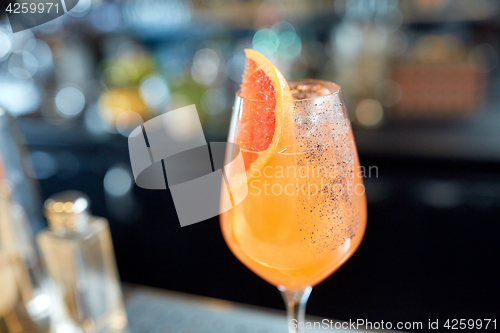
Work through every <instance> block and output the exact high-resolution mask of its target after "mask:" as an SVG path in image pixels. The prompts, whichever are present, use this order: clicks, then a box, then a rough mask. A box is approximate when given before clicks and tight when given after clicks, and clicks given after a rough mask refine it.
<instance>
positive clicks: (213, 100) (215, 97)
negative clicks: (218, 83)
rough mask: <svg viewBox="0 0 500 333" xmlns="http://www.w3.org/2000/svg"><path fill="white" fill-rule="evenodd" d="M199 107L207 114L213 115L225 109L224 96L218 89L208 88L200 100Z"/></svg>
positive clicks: (225, 101)
mask: <svg viewBox="0 0 500 333" xmlns="http://www.w3.org/2000/svg"><path fill="white" fill-rule="evenodd" d="M200 104H201V108H202V109H203V111H205V112H206V113H208V114H209V115H212V116H215V115H217V114H219V113H221V112H223V111H225V109H226V105H227V100H226V96H225V95H224V93H223V92H222V91H221V90H220V89H209V90H207V91H205V92H204V93H203V95H202V96H201V100H200Z"/></svg>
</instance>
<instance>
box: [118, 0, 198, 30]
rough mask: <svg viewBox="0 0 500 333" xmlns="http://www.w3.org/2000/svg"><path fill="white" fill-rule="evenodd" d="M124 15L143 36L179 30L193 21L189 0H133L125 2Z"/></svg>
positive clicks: (128, 22) (129, 23)
mask: <svg viewBox="0 0 500 333" xmlns="http://www.w3.org/2000/svg"><path fill="white" fill-rule="evenodd" d="M124 17H125V20H126V22H127V24H128V25H130V26H131V27H132V29H133V30H134V31H135V32H136V33H137V34H139V35H140V36H141V37H142V38H146V39H147V38H157V37H160V36H164V34H168V33H175V32H178V31H179V30H180V29H181V28H184V27H187V26H188V24H189V23H190V22H191V17H192V4H191V2H190V1H189V0H132V1H128V2H126V3H125V6H124Z"/></svg>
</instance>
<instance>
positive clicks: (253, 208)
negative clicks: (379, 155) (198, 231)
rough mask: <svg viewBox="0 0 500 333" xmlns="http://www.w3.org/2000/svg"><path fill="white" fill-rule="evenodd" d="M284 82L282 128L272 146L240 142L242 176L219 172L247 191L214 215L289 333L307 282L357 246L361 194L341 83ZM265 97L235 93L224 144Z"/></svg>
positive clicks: (298, 323)
mask: <svg viewBox="0 0 500 333" xmlns="http://www.w3.org/2000/svg"><path fill="white" fill-rule="evenodd" d="M289 85H290V88H291V90H292V93H293V96H294V99H293V101H290V102H288V103H289V105H284V106H283V107H289V108H292V112H291V115H292V119H290V125H289V126H288V128H283V129H281V133H280V135H281V136H282V137H280V138H279V140H280V142H279V144H278V145H277V146H276V147H270V148H268V149H267V150H265V151H251V150H249V149H245V148H244V147H242V148H241V152H242V154H243V158H244V161H245V168H246V171H244V176H245V177H243V178H246V181H245V182H242V181H241V179H242V176H243V175H242V172H241V169H240V170H226V173H227V174H226V176H227V177H228V178H229V182H230V183H231V180H233V186H231V190H232V191H234V190H235V188H236V187H240V191H243V190H242V189H241V188H243V187H245V191H247V195H246V197H245V199H244V200H243V201H242V202H241V203H239V204H238V205H236V206H235V207H234V208H233V209H231V210H229V211H227V212H225V213H223V214H221V219H220V220H221V229H222V234H223V236H224V239H225V241H226V243H227V245H228V246H229V248H230V250H231V251H232V252H233V254H234V255H235V256H236V257H237V258H238V259H239V260H240V261H241V262H242V263H243V264H245V265H246V266H247V267H248V268H250V269H251V270H252V271H253V272H254V273H256V274H257V275H259V276H260V277H261V278H263V279H264V280H266V281H268V282H269V283H271V284H273V285H275V286H276V287H278V289H279V290H280V292H281V294H282V296H283V299H284V301H285V305H286V308H287V317H288V326H289V332H290V333H297V332H301V331H302V328H303V327H304V324H305V322H304V314H305V306H306V302H307V299H308V297H309V294H310V293H311V290H312V287H313V286H315V285H316V284H318V283H319V282H321V281H322V280H324V279H325V278H327V277H328V276H330V275H331V274H332V273H333V272H334V271H336V270H337V269H338V268H339V267H340V266H341V265H342V264H343V263H344V262H346V261H347V260H348V259H349V257H350V256H351V255H352V254H353V253H354V252H355V251H356V249H357V248H358V246H359V244H360V242H361V239H362V238H363V234H364V231H365V227H366V200H365V191H364V186H363V180H362V172H361V170H360V165H359V160H358V155H357V151H356V146H355V143H354V138H353V134H352V129H351V125H350V122H349V119H348V116H347V112H346V108H345V104H344V101H343V98H342V92H341V90H340V86H338V85H337V84H335V83H332V82H327V81H321V80H302V81H289ZM272 102H273V101H257V100H249V99H245V98H242V97H241V96H240V94H239V92H238V93H236V100H235V104H234V110H233V115H232V121H231V127H230V132H229V137H228V142H233V143H238V135H239V134H240V133H241V132H242V131H243V130H242V128H243V126H242V123H241V121H242V119H244V117H243V115H244V113H245V112H249V111H248V110H266V107H267V106H268V105H266V104H265V103H272ZM284 126H285V125H284ZM232 149H235V148H234V145H228V150H232ZM233 153H234V152H233V151H228V152H227V154H228V156H232V154H233ZM234 184H236V185H234ZM223 200H228V199H223Z"/></svg>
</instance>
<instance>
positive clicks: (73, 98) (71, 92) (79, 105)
mask: <svg viewBox="0 0 500 333" xmlns="http://www.w3.org/2000/svg"><path fill="white" fill-rule="evenodd" d="M55 104H56V109H57V111H59V112H60V113H61V114H62V115H63V116H66V117H74V116H76V115H78V114H79V113H80V112H82V111H83V109H84V108H85V96H84V95H83V93H82V92H81V91H80V90H78V89H76V88H74V87H65V88H62V89H61V90H59V91H58V92H57V94H56V98H55Z"/></svg>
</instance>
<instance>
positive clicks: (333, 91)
mask: <svg viewBox="0 0 500 333" xmlns="http://www.w3.org/2000/svg"><path fill="white" fill-rule="evenodd" d="M287 82H288V83H289V84H290V83H301V82H303V83H308V82H314V83H317V84H321V85H323V86H324V87H325V88H328V90H330V93H329V94H328V95H323V96H317V97H309V98H303V99H294V100H293V102H294V103H295V102H303V101H311V100H315V99H319V98H325V97H329V96H335V95H338V94H339V93H340V91H341V90H342V88H341V87H340V85H339V84H337V83H335V82H332V81H326V80H321V79H292V80H287ZM235 95H236V97H238V98H240V99H242V100H244V101H250V102H260V103H268V102H272V101H275V99H270V100H267V101H263V100H261V99H252V98H245V97H243V96H241V88H240V89H238V90H237V91H236V93H235Z"/></svg>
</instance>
